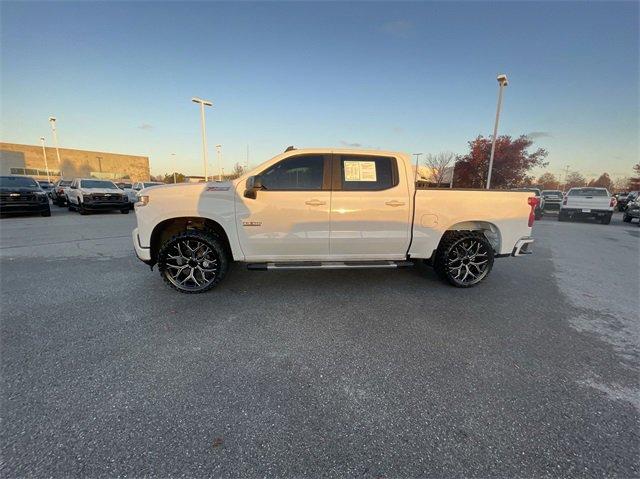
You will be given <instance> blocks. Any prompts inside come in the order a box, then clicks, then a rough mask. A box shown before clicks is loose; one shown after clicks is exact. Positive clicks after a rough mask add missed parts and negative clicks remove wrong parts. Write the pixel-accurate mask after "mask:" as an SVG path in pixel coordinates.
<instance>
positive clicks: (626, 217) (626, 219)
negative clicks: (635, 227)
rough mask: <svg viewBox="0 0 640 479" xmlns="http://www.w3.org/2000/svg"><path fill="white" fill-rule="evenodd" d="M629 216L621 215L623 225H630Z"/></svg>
mask: <svg viewBox="0 0 640 479" xmlns="http://www.w3.org/2000/svg"><path fill="white" fill-rule="evenodd" d="M631 219H632V218H631V216H629V215H628V214H627V213H625V214H623V215H622V221H624V222H625V223H631Z"/></svg>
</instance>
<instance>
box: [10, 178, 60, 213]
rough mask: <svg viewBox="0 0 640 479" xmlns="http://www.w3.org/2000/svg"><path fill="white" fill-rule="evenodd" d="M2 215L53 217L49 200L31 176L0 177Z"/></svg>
mask: <svg viewBox="0 0 640 479" xmlns="http://www.w3.org/2000/svg"><path fill="white" fill-rule="evenodd" d="M0 213H1V214H5V213H39V214H40V215H42V216H51V208H50V207H49V198H48V197H47V193H45V191H44V190H43V189H42V188H40V185H39V184H38V182H37V181H36V180H34V179H33V178H31V177H29V176H0Z"/></svg>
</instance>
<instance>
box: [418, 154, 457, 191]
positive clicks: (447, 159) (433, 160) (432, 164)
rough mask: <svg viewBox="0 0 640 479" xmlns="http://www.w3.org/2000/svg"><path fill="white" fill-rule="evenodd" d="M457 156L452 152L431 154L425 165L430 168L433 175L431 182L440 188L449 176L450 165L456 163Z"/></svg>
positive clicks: (427, 157) (426, 158)
mask: <svg viewBox="0 0 640 479" xmlns="http://www.w3.org/2000/svg"><path fill="white" fill-rule="evenodd" d="M455 159H456V155H455V154H454V153H452V152H450V151H442V152H440V153H436V154H435V155H434V154H432V153H429V154H428V155H427V156H426V157H425V160H424V164H425V166H426V167H427V168H429V172H430V175H431V178H430V179H431V181H432V182H433V183H435V184H436V185H437V186H440V184H442V182H443V181H444V177H445V176H447V172H448V171H449V165H451V163H452V162H454V161H455Z"/></svg>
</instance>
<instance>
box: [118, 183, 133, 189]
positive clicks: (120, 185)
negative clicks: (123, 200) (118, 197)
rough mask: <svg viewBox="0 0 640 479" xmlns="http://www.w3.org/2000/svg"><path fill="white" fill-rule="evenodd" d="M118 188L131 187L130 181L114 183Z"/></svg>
mask: <svg viewBox="0 0 640 479" xmlns="http://www.w3.org/2000/svg"><path fill="white" fill-rule="evenodd" d="M116 186H117V187H118V188H131V183H116Z"/></svg>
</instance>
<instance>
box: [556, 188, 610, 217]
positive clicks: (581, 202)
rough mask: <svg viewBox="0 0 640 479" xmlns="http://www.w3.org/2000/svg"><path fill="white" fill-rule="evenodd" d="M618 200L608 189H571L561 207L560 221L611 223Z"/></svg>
mask: <svg viewBox="0 0 640 479" xmlns="http://www.w3.org/2000/svg"><path fill="white" fill-rule="evenodd" d="M615 206H616V199H615V198H614V197H613V196H611V194H610V193H609V191H608V190H607V189H606V188H595V187H586V188H571V189H570V190H569V191H568V192H567V194H566V195H564V198H563V199H562V204H561V205H560V212H559V213H558V221H567V220H570V219H575V218H595V219H596V220H598V221H600V223H602V224H603V225H608V224H609V223H611V216H613V209H614V208H615Z"/></svg>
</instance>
